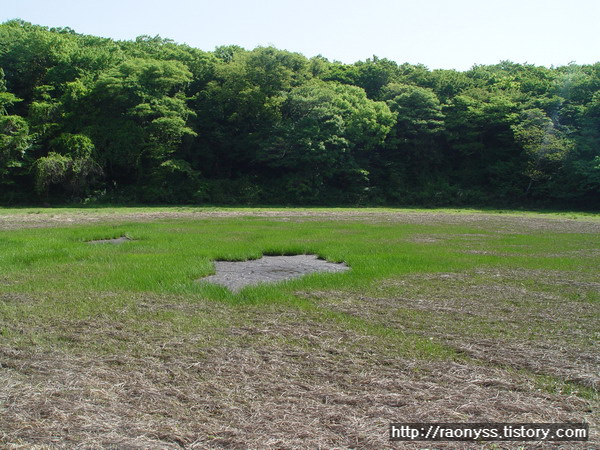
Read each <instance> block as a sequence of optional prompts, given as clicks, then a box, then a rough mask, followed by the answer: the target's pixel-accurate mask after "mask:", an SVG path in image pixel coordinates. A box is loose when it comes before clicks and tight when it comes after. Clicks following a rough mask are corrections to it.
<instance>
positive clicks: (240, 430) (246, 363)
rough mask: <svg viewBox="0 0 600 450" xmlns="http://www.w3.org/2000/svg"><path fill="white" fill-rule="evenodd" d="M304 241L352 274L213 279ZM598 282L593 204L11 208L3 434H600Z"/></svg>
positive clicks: (2, 241)
mask: <svg viewBox="0 0 600 450" xmlns="http://www.w3.org/2000/svg"><path fill="white" fill-rule="evenodd" d="M120 236H128V237H129V238H131V239H132V240H131V241H128V242H125V243H123V244H120V245H111V244H104V245H102V244H98V245H90V244H88V243H87V241H90V240H95V239H108V238H116V237H120ZM305 253H306V254H317V255H319V256H320V257H322V258H324V259H327V260H329V261H334V262H341V261H344V262H346V263H347V264H348V265H349V266H350V267H351V270H350V271H349V272H345V273H338V274H314V275H309V276H306V277H304V278H302V279H299V280H294V281H289V282H284V283H278V284H273V285H261V286H256V287H248V288H245V289H244V290H242V291H241V292H240V293H238V294H234V293H232V292H230V291H228V290H226V289H225V288H222V287H219V286H214V285H209V284H207V283H202V282H198V281H197V280H198V279H200V278H201V277H203V276H206V275H209V274H211V273H213V266H212V263H211V262H212V261H213V260H218V259H227V260H246V259H255V258H259V257H260V256H261V255H294V254H305ZM598 273H600V215H594V214H577V213H546V214H543V213H528V212H500V211H494V212H489V211H488V212H482V211H474V210H429V211H426V210H394V209H383V208H382V209H347V208H341V209H327V208H320V209H276V208H260V209H252V208H237V209H236V208H104V209H94V208H86V209H72V208H65V209H31V208H24V209H4V210H0V447H2V448H5V447H6V448H11V449H17V448H40V449H41V448H119V449H120V448H127V449H134V448H140V449H142V448H165V449H167V448H168V449H171V448H173V449H181V448H189V449H194V448H197V449H205V448H256V449H266V448H373V449H376V448H388V447H390V448H409V447H407V446H406V445H404V446H399V445H398V444H392V443H390V442H389V440H388V427H389V423H390V422H419V421H428V422H431V421H442V422H486V421H495V422H589V424H590V429H591V432H592V434H591V441H590V442H588V443H586V444H581V445H579V446H578V444H574V443H568V445H567V446H566V447H565V448H594V447H598V446H600V436H599V434H598V426H599V425H600V414H599V411H600V408H599V406H600V402H599V397H598V386H599V380H600V374H599V368H600V345H599V342H600V320H599V318H600V277H599V276H598ZM423 444H425V443H423ZM456 444H457V443H440V444H436V446H435V448H462V447H460V446H458V445H456ZM519 445H525V444H518V443H509V444H507V443H502V444H501V445H498V444H497V443H496V444H495V443H484V444H483V445H482V446H476V447H473V446H471V447H469V448H481V447H483V448H490V449H498V448H517V447H518V446H519ZM425 447H427V445H415V446H414V448H425ZM410 448H412V447H410ZM465 448H467V447H466V446H465Z"/></svg>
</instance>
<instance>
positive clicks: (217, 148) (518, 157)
mask: <svg viewBox="0 0 600 450" xmlns="http://www.w3.org/2000/svg"><path fill="white" fill-rule="evenodd" d="M81 201H87V202H90V201H91V202H117V203H118V202H147V203H152V202H154V203H221V204H222V203H232V204H258V203H262V204H268V203H271V204H397V205H407V204H420V205H444V204H447V205H451V204H455V205H481V204H493V205H510V206H514V205H540V206H563V205H565V206H566V205H568V206H577V207H583V208H597V207H599V206H600V63H596V64H593V65H575V64H570V65H568V66H563V67H556V68H545V67H537V66H533V65H528V64H515V63H512V62H506V61H505V62H501V63H499V64H497V65H492V66H478V65H476V66H473V68H472V69H471V70H468V71H466V72H457V71H454V70H433V71H431V70H428V69H427V68H426V67H424V66H420V65H410V64H400V65H399V64H397V63H395V62H393V61H390V60H387V59H380V58H377V57H373V58H372V59H368V60H366V61H360V62H357V63H355V64H342V63H339V62H335V61H334V62H331V61H328V60H327V59H325V58H323V57H314V58H311V59H307V58H306V57H304V56H303V55H301V54H298V53H291V52H288V51H284V50H278V49H276V48H272V47H258V48H256V49H254V50H251V51H248V50H245V49H243V48H241V47H238V46H224V47H219V48H217V49H215V51H214V52H205V51H202V50H199V49H195V48H192V47H189V46H187V45H182V44H177V43H175V42H173V41H171V40H169V39H163V38H160V37H158V36H157V37H150V36H140V37H138V38H137V39H136V40H135V41H114V40H111V39H107V38H100V37H94V36H87V35H81V34H77V33H76V32H74V31H73V30H71V29H70V28H47V27H42V26H37V25H32V24H30V23H27V22H23V21H20V20H12V21H9V22H6V23H4V24H2V25H0V202H2V203H3V204H19V203H31V202H50V203H52V202H61V203H64V202H81Z"/></svg>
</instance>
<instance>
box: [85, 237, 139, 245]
mask: <svg viewBox="0 0 600 450" xmlns="http://www.w3.org/2000/svg"><path fill="white" fill-rule="evenodd" d="M129 241H133V239H131V238H129V237H127V236H121V237H118V238H115V239H97V240H95V241H87V243H88V244H122V243H123V242H129Z"/></svg>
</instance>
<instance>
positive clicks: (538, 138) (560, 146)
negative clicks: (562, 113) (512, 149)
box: [512, 109, 574, 195]
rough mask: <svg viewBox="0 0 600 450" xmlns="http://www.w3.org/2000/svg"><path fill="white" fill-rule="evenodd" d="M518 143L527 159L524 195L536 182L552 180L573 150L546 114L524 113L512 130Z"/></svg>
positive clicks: (568, 141)
mask: <svg viewBox="0 0 600 450" xmlns="http://www.w3.org/2000/svg"><path fill="white" fill-rule="evenodd" d="M512 129H513V132H514V134H515V139H516V141H517V142H518V143H519V144H520V145H521V146H522V147H523V150H524V151H525V152H526V154H527V157H528V162H527V170H526V175H527V177H528V178H529V183H528V185H527V188H526V191H525V195H528V194H529V192H530V190H531V187H532V186H533V184H534V182H540V181H543V180H549V179H551V178H552V177H553V176H555V175H556V173H557V172H558V171H559V170H560V169H561V168H562V164H563V163H564V161H565V160H566V159H567V157H568V156H569V153H570V152H571V151H572V150H573V147H574V144H573V142H572V141H571V140H570V139H569V138H568V137H567V136H566V134H565V132H564V131H563V130H561V129H560V128H558V127H557V126H556V125H555V124H554V122H553V121H552V119H550V118H549V117H548V116H546V114H545V113H544V111H541V110H539V109H532V110H527V111H524V112H523V115H522V117H521V121H520V122H519V123H518V124H516V125H514V126H513V127H512Z"/></svg>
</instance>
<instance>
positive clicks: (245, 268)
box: [198, 255, 350, 292]
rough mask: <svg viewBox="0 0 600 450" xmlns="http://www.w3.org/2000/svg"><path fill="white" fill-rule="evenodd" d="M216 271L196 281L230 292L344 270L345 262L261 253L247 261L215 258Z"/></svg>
mask: <svg viewBox="0 0 600 450" xmlns="http://www.w3.org/2000/svg"><path fill="white" fill-rule="evenodd" d="M215 269H216V274H215V275H210V276H208V277H204V278H201V279H200V280H198V281H207V282H209V283H215V284H220V285H221V286H225V287H226V288H229V289H231V290H232V291H234V292H237V291H240V290H241V289H242V288H244V287H246V286H251V285H256V284H259V283H272V282H276V281H282V280H291V279H293V278H300V277H302V276H303V275H307V274H309V273H317V272H329V273H335V272H345V271H346V270H350V267H348V266H347V265H346V264H345V263H332V262H328V261H324V260H322V259H319V258H318V257H317V256H316V255H295V256H263V257H262V258H260V259H253V260H250V261H215Z"/></svg>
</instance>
